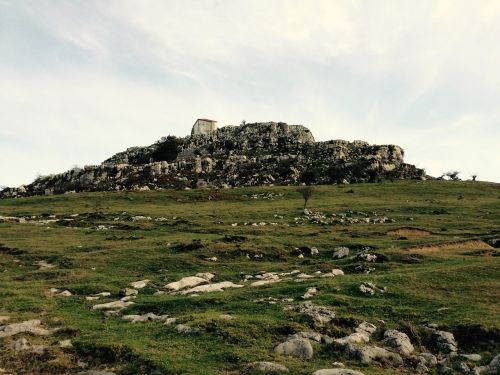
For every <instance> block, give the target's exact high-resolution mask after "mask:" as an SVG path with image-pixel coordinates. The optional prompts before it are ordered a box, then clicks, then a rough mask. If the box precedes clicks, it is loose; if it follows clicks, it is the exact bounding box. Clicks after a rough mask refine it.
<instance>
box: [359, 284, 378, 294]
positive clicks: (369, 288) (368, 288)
mask: <svg viewBox="0 0 500 375" xmlns="http://www.w3.org/2000/svg"><path fill="white" fill-rule="evenodd" d="M359 291H360V292H361V293H363V294H367V295H369V296H373V295H374V294H375V285H374V284H373V283H368V282H365V283H362V284H361V285H360V286H359Z"/></svg>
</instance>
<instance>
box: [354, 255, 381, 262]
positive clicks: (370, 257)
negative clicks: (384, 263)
mask: <svg viewBox="0 0 500 375" xmlns="http://www.w3.org/2000/svg"><path fill="white" fill-rule="evenodd" d="M358 259H360V260H364V261H365V262H376V261H377V256H376V255H375V254H369V253H361V254H358Z"/></svg>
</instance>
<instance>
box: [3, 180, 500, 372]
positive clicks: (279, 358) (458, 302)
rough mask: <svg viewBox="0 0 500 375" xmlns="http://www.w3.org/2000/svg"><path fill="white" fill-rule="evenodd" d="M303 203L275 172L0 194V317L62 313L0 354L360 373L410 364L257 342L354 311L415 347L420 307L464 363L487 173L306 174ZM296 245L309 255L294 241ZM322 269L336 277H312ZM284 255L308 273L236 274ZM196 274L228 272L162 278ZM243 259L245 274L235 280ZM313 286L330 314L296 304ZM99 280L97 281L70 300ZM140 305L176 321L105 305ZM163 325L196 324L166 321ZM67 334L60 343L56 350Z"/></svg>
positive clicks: (484, 226) (72, 363)
mask: <svg viewBox="0 0 500 375" xmlns="http://www.w3.org/2000/svg"><path fill="white" fill-rule="evenodd" d="M308 209H309V210H310V211H311V213H310V215H304V212H303V200H302V197H301V194H300V192H298V191H297V187H280V186H274V187H258V188H241V189H222V190H217V191H213V190H186V191H176V190H163V191H147V192H103V193H80V194H64V195H55V196H46V197H30V198H21V199H4V200H0V215H1V216H3V217H11V218H12V217H13V218H22V219H21V220H15V219H8V220H7V219H6V220H3V222H2V220H0V316H6V317H7V316H8V317H9V320H8V321H6V322H3V323H1V322H0V325H2V324H10V323H15V322H21V321H25V320H29V319H40V320H41V322H42V324H43V325H44V327H49V328H54V327H58V328H61V329H60V330H59V331H58V332H56V333H55V334H54V335H51V336H37V335H25V336H24V337H26V338H27V339H28V340H29V342H30V343H33V344H40V345H43V346H44V347H45V351H44V352H43V354H36V353H32V352H30V351H20V352H16V351H15V350H14V349H12V342H13V341H14V340H15V339H17V338H19V337H21V336H22V335H20V336H19V335H18V336H15V337H14V336H13V337H6V338H0V348H1V350H0V368H3V369H4V370H5V373H8V372H9V371H10V372H12V373H16V374H74V373H78V372H79V371H84V370H86V369H87V370H88V369H101V370H104V369H107V370H109V371H113V372H116V373H118V374H254V373H255V374H257V373H259V372H257V370H255V369H252V368H250V367H248V364H249V363H252V362H256V361H272V362H277V363H280V364H282V365H284V366H286V367H287V368H288V369H289V371H290V372H289V373H290V374H311V373H313V372H314V371H316V370H319V369H326V368H332V366H333V363H334V362H342V363H343V364H344V365H345V366H346V367H348V368H350V369H354V370H358V371H361V372H362V373H364V374H367V375H369V374H373V375H375V374H411V373H414V372H413V370H412V367H411V361H412V359H411V358H410V359H405V365H404V366H395V365H393V364H390V363H373V364H370V365H367V364H363V363H360V362H359V361H358V360H356V359H355V358H351V357H349V356H348V355H346V353H345V352H344V351H342V350H338V348H336V347H335V345H333V344H331V343H325V342H323V343H316V342H313V348H314V356H313V358H312V359H304V358H297V357H292V356H285V355H281V354H277V353H276V352H275V351H274V348H275V347H276V346H277V345H278V344H279V343H281V342H283V341H284V339H285V337H286V336H287V335H289V334H293V333H296V332H310V331H315V332H319V333H321V334H322V335H326V336H328V337H331V338H338V337H342V336H345V335H347V334H349V333H351V332H352V331H353V329H354V328H355V327H356V326H357V325H358V324H359V323H361V322H363V321H367V322H370V323H373V324H374V325H375V326H377V331H376V332H375V334H374V338H373V341H374V342H377V341H380V339H381V337H382V334H383V332H384V331H385V330H386V329H389V328H393V329H398V330H400V331H402V332H404V333H406V334H407V335H408V337H409V338H410V339H411V341H412V343H413V345H414V346H415V352H416V353H419V352H424V351H427V352H429V351H431V352H434V353H435V348H434V347H433V342H432V340H431V337H430V334H429V331H428V329H426V328H425V325H426V324H429V323H433V324H436V325H437V326H439V327H440V329H442V330H444V331H448V332H452V333H453V334H454V336H455V339H456V340H457V342H458V348H459V353H477V354H480V355H481V356H482V359H481V360H480V361H479V362H478V364H487V363H489V361H490V360H491V359H492V358H493V357H494V356H495V355H497V354H498V353H499V351H500V304H499V303H498V301H500V257H499V256H498V250H497V249H495V248H494V247H492V246H490V245H488V241H489V240H491V239H494V238H498V237H499V236H500V185H499V184H495V183H486V182H472V181H468V182H462V181H396V182H383V183H374V184H352V185H332V186H317V187H315V191H314V193H313V195H312V197H311V199H310V201H309V203H308ZM19 221H21V222H19ZM338 247H347V248H349V250H350V252H349V255H348V256H347V257H345V258H342V259H333V257H332V255H333V253H334V249H335V248H338ZM300 248H302V250H300ZM311 248H316V249H317V250H318V252H319V253H318V254H317V255H311V254H310V253H309V251H310V249H311ZM298 249H299V250H298ZM301 253H302V255H300V254H301ZM361 254H371V255H376V260H375V261H367V260H366V259H365V258H363V257H362V256H360V255H361ZM40 261H44V264H48V265H50V267H43V266H41V265H40V263H37V262H40ZM42 263H43V262H42ZM332 269H341V270H342V271H343V272H344V275H339V276H335V277H321V275H323V274H327V273H329V272H331V270H332ZM293 270H299V271H300V273H302V274H305V275H308V276H310V277H304V278H303V279H301V280H298V279H297V277H285V276H284V277H281V279H280V280H279V282H274V283H269V284H267V285H262V286H251V285H250V284H251V283H252V282H253V281H255V280H257V279H255V276H256V275H258V274H259V272H261V273H263V272H264V271H265V272H277V273H285V274H286V273H289V272H291V271H293ZM319 271H320V272H321V273H319ZM197 273H212V274H214V275H215V277H214V279H213V280H211V283H214V282H222V281H230V282H232V283H234V284H238V285H244V286H243V287H241V288H234V289H226V290H224V291H220V292H212V293H199V295H194V296H193V295H183V294H173V293H170V292H168V290H165V288H164V286H165V285H166V284H168V283H170V282H174V281H177V280H179V279H181V278H183V277H187V276H193V275H195V274H197ZM245 275H251V276H254V278H247V281H245ZM144 279H147V280H150V282H149V283H148V285H147V286H146V287H144V288H142V289H140V290H139V293H138V295H137V297H136V298H135V299H131V300H132V301H133V304H131V305H130V306H128V307H126V308H125V309H124V310H121V311H120V312H119V314H117V315H109V316H106V315H105V314H104V313H103V311H98V310H94V309H92V307H93V306H94V305H96V304H98V303H105V302H110V301H115V300H117V299H119V291H120V290H122V289H124V288H131V286H130V283H132V282H135V281H138V280H144ZM363 282H370V283H373V284H374V285H376V286H377V288H378V289H377V291H376V292H375V294H374V295H367V294H365V293H363V292H361V291H360V288H359V287H360V285H361V284H362V283H363ZM312 287H315V288H316V289H317V294H316V295H314V296H312V297H311V298H310V299H307V302H310V303H313V304H314V305H321V306H326V307H328V308H330V309H331V310H332V311H334V312H335V318H334V319H333V320H332V321H331V322H330V323H329V324H327V325H325V326H323V327H320V328H318V327H317V326H315V325H314V324H313V322H311V321H310V319H307V316H304V314H301V313H300V312H298V311H296V309H295V308H296V307H297V306H300V305H301V304H304V303H306V300H304V299H303V298H302V296H303V295H304V293H305V292H306V290H307V289H308V288H312ZM51 288H57V289H59V290H68V291H69V292H70V293H71V296H67V297H64V296H57V295H54V292H52V293H51V292H50V289H51ZM384 288H385V289H384ZM101 292H110V293H111V295H110V296H108V297H101V298H100V299H99V300H88V299H87V298H86V297H88V296H93V295H95V294H97V293H101ZM269 298H274V299H275V300H272V299H269ZM289 299H293V301H290V300H289ZM269 302H274V303H269ZM145 313H155V314H157V315H169V316H171V317H175V318H176V319H177V321H176V323H174V324H169V325H166V324H164V323H163V322H162V321H151V322H144V323H136V324H132V323H130V322H128V321H125V320H124V319H123V318H122V316H123V315H130V314H136V315H141V314H145ZM177 324H184V325H187V326H189V327H192V328H195V332H193V333H180V332H179V331H178V330H177V328H176V327H177ZM67 339H69V340H71V343H72V347H69V348H61V347H60V345H59V342H60V341H62V340H67ZM463 361H464V359H463V358H462V359H460V358H459V357H456V358H452V359H451V360H450V362H449V367H450V368H453V369H455V370H456V371H458V366H459V364H460V363H461V362H463ZM466 362H467V361H466ZM469 364H470V365H473V363H469ZM435 371H436V369H434V368H433V369H430V373H434V372H435Z"/></svg>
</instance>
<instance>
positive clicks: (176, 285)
mask: <svg viewBox="0 0 500 375" xmlns="http://www.w3.org/2000/svg"><path fill="white" fill-rule="evenodd" d="M207 282H208V280H207V279H205V278H202V277H198V276H188V277H183V278H182V279H180V280H179V281H175V282H172V283H169V284H167V285H165V288H166V289H169V290H172V291H179V290H182V289H185V288H192V287H195V286H197V285H200V284H205V283H207Z"/></svg>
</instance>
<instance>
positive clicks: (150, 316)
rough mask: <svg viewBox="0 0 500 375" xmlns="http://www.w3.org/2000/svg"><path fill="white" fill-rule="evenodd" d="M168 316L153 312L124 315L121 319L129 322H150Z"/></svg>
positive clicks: (164, 318)
mask: <svg viewBox="0 0 500 375" xmlns="http://www.w3.org/2000/svg"><path fill="white" fill-rule="evenodd" d="M167 318H168V315H156V314H154V313H147V314H143V315H124V316H123V317H122V319H123V320H126V321H128V322H130V323H133V324H134V323H143V322H152V321H155V320H163V321H165V320H166V319H167Z"/></svg>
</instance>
